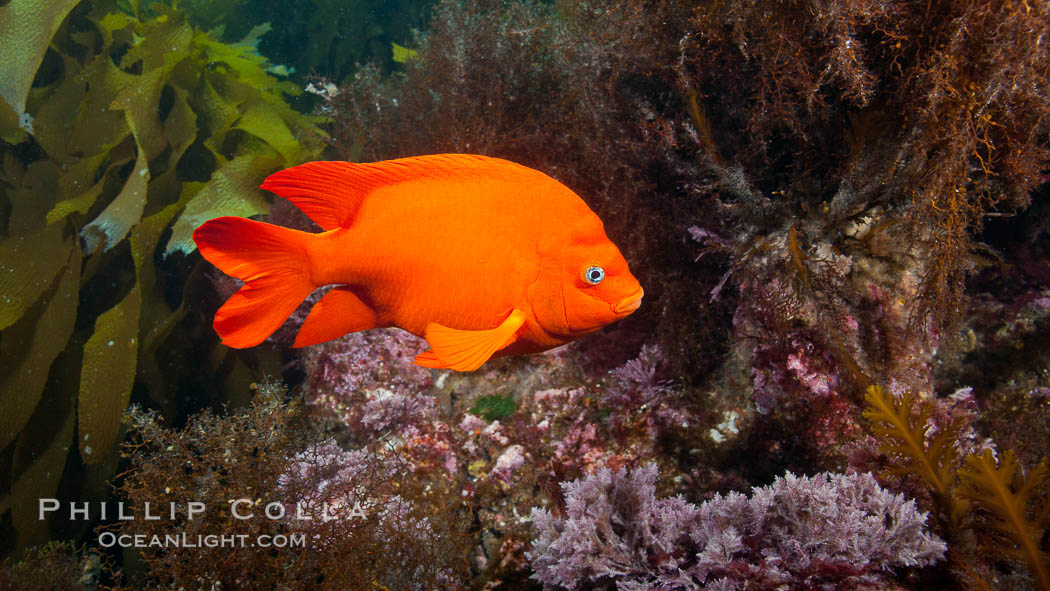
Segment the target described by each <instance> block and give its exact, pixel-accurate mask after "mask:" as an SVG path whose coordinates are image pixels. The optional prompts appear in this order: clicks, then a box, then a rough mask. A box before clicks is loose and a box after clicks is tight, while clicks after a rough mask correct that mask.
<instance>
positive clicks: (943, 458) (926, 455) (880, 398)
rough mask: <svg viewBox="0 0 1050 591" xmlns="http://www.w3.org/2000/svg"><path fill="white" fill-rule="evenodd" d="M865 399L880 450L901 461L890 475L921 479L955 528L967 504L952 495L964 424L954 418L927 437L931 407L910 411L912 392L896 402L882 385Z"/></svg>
mask: <svg viewBox="0 0 1050 591" xmlns="http://www.w3.org/2000/svg"><path fill="white" fill-rule="evenodd" d="M864 400H865V401H866V402H867V403H868V408H867V409H865V410H864V418H865V419H867V420H868V421H869V422H870V423H871V430H872V432H873V433H874V434H875V435H876V436H878V437H879V439H880V444H879V451H880V452H882V453H884V454H886V455H888V456H891V457H894V458H898V459H899V460H900V461H901V462H900V464H899V465H897V466H895V467H892V468H890V472H891V473H892V474H895V475H898V476H906V475H909V474H914V475H916V476H918V477H920V478H921V479H922V480H923V481H924V482H925V483H926V485H927V486H929V487H930V489H931V490H932V492H933V494H934V497H935V499H936V501H937V503H938V504H939V505H940V506H941V509H942V510H944V512H945V514H946V515H947V516H948V521H949V526H950V527H951V529H953V530H954V529H956V528H957V527H958V525H959V523H960V521H961V519H962V516H963V515H964V514H965V513H966V511H967V509H968V507H967V501H965V500H964V499H960V498H958V497H956V496H955V495H953V494H952V492H953V489H954V488H955V467H956V462H957V457H956V454H954V453H952V452H953V450H954V449H955V442H956V441H957V440H958V439H959V436H960V435H961V433H962V431H963V430H964V429H965V425H964V424H963V423H962V421H961V420H959V419H955V420H953V421H951V422H950V423H949V424H948V425H947V426H946V428H942V429H938V430H937V431H936V432H935V433H933V434H932V435H929V436H927V431H928V429H927V425H928V423H929V419H930V415H931V414H932V413H933V405H932V404H930V403H929V402H928V401H926V402H921V401H920V402H919V403H918V409H917V410H918V413H917V414H916V413H914V412H913V409H915V408H916V395H915V394H914V393H912V392H905V393H904V394H902V395H901V396H900V398H899V399H898V398H897V397H895V396H893V395H892V394H889V393H887V392H886V391H885V390H884V389H883V388H882V386H870V387H869V388H868V391H867V393H866V394H865V395H864Z"/></svg>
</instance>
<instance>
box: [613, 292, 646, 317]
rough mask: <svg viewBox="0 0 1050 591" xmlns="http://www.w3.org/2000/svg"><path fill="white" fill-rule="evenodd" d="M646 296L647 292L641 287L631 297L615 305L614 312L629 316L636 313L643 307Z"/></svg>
mask: <svg viewBox="0 0 1050 591" xmlns="http://www.w3.org/2000/svg"><path fill="white" fill-rule="evenodd" d="M644 295H645V290H643V289H642V288H641V287H639V288H638V290H637V291H635V292H634V293H632V294H631V295H629V296H627V297H625V298H623V299H622V300H620V301H618V302H616V303H615V304H613V307H612V309H613V312H614V313H616V314H623V315H627V314H630V313H631V312H634V311H635V310H637V309H638V308H639V307H640V306H641V305H642V296H644Z"/></svg>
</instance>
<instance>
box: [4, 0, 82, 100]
mask: <svg viewBox="0 0 1050 591" xmlns="http://www.w3.org/2000/svg"><path fill="white" fill-rule="evenodd" d="M78 2H80V0H11V1H10V2H9V3H8V4H7V5H6V6H3V7H0V48H3V51H0V96H2V97H3V98H4V100H5V101H7V104H8V105H10V106H11V108H12V109H14V111H15V114H16V115H18V116H19V117H21V116H22V114H23V113H24V112H25V104H26V96H27V95H28V94H29V89H30V87H32V85H33V78H34V77H35V76H36V71H37V68H39V67H40V62H41V61H43V59H44V52H46V51H47V47H48V45H50V44H51V38H52V37H54V36H55V31H57V30H58V27H59V26H60V25H61V24H62V21H63V20H64V19H65V18H66V15H67V14H69V11H70V10H72V9H73V7H74V6H76V5H77V3H78Z"/></svg>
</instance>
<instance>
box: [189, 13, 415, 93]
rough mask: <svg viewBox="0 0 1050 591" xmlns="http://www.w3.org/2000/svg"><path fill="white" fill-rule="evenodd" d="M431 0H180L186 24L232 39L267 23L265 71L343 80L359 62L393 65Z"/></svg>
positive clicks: (263, 47)
mask: <svg viewBox="0 0 1050 591" xmlns="http://www.w3.org/2000/svg"><path fill="white" fill-rule="evenodd" d="M432 4H433V2H432V0H423V1H420V0H395V1H391V0H351V1H346V0H292V1H288V0H226V1H222V2H215V1H214V0H186V1H185V2H183V3H182V5H183V7H184V9H185V11H186V13H187V15H188V16H189V19H190V23H192V24H193V25H194V26H196V27H198V28H200V29H202V30H206V31H214V32H216V34H218V36H219V38H220V39H221V40H223V41H226V42H234V41H237V40H239V39H241V38H242V37H244V35H246V34H247V33H248V31H249V30H251V29H252V28H253V27H254V26H257V25H261V24H263V23H264V22H267V23H270V27H269V30H268V31H267V32H266V33H265V34H263V35H261V36H260V38H259V42H258V49H259V52H260V53H262V54H263V55H265V56H266V57H267V58H268V59H269V61H270V62H271V63H273V64H274V66H272V67H271V70H270V71H271V72H274V73H277V74H279V75H282V76H291V77H293V78H295V79H298V80H302V79H303V78H304V77H307V76H323V77H326V78H330V79H333V80H343V79H345V78H346V77H347V76H348V75H349V74H350V73H351V72H352V71H353V70H354V69H356V67H357V66H358V65H359V64H363V63H369V62H370V63H375V64H377V65H379V66H380V67H382V68H383V69H385V70H390V69H392V68H394V67H395V66H396V62H397V61H398V57H397V56H396V55H395V52H396V51H397V49H396V48H397V47H403V46H406V45H412V44H413V43H414V34H415V31H416V30H417V29H420V28H422V27H424V26H425V25H426V21H427V16H428V13H429V8H430V6H431V5H432Z"/></svg>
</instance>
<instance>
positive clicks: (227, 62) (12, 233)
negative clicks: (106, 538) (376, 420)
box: [0, 0, 322, 546]
mask: <svg viewBox="0 0 1050 591" xmlns="http://www.w3.org/2000/svg"><path fill="white" fill-rule="evenodd" d="M30 4H32V5H33V6H32V7H31V8H32V9H31V10H30V11H29V12H32V13H34V14H36V13H39V14H38V15H37V16H39V17H40V18H44V17H46V19H56V18H57V19H58V20H57V21H54V22H53V23H51V22H50V21H49V22H48V23H37V24H36V25H34V24H30V23H27V22H26V21H25V20H20V19H19V18H6V19H5V18H4V15H10V14H13V12H12V11H22V12H25V10H26V6H27V5H30ZM70 5H71V3H69V2H67V1H59V0H49V1H47V2H36V3H32V2H30V3H27V2H12V3H9V4H7V3H5V6H3V7H2V8H0V39H3V40H5V41H6V42H5V43H4V46H5V48H6V49H5V57H6V58H8V59H6V60H0V62H2V63H0V69H3V71H4V72H5V73H8V74H11V76H10V78H11V81H12V82H14V84H11V85H7V84H4V83H3V82H0V102H2V103H3V107H2V108H0V137H2V138H3V139H4V141H3V142H0V293H2V294H3V296H2V298H0V331H2V334H0V356H2V357H3V359H4V362H3V364H2V365H3V367H0V408H2V411H3V412H0V451H3V452H5V453H7V454H9V455H8V456H6V457H11V456H12V455H13V456H14V457H16V458H17V461H14V462H7V463H4V469H5V470H8V471H9V473H8V474H6V475H5V477H4V478H3V479H0V480H2V481H3V482H7V483H10V485H9V486H10V491H8V490H0V496H2V497H4V498H5V499H7V498H9V499H10V500H11V502H10V504H9V505H8V504H6V503H5V505H4V507H3V510H4V512H5V513H7V512H10V515H11V519H10V520H8V521H7V522H6V523H7V525H4V526H0V527H2V528H3V530H4V537H5V538H7V534H10V538H7V539H15V534H17V542H16V545H19V546H25V545H27V544H31V543H33V542H34V541H36V540H40V539H42V538H43V537H44V532H45V530H46V529H47V526H48V523H47V521H46V520H39V519H37V518H36V513H35V508H34V505H35V504H34V503H32V502H23V501H26V495H28V494H37V493H39V494H40V495H46V494H49V493H47V491H48V490H54V489H55V487H57V486H58V484H59V482H60V481H61V478H60V475H61V474H62V473H63V467H64V466H66V463H67V462H66V460H67V456H68V452H69V451H70V447H71V446H70V445H69V444H70V442H71V441H73V440H74V437H75V440H76V442H77V444H76V446H75V447H76V449H77V452H78V455H79V461H80V462H82V463H85V464H100V463H104V460H106V459H107V458H109V459H112V451H113V449H114V447H115V443H116V442H117V441H119V439H120V437H121V435H122V428H121V423H120V416H121V414H122V413H123V411H124V409H125V408H126V407H127V404H128V401H129V400H130V398H131V393H132V390H133V388H135V387H136V384H139V386H138V387H140V388H142V390H141V391H142V393H143V394H146V395H149V396H150V397H152V398H153V399H154V400H156V401H158V403H159V404H161V405H162V406H163V407H165V410H166V411H168V413H169V414H174V413H175V412H176V410H175V407H176V406H177V403H176V402H174V397H170V393H171V392H173V391H174V390H176V389H179V388H182V387H185V382H186V381H187V380H191V381H192V380H195V379H197V378H196V377H191V376H193V374H194V373H195V372H190V371H185V372H183V373H182V374H181V375H179V376H177V377H176V378H175V379H174V380H170V378H171V377H172V376H171V375H170V374H172V373H177V372H179V369H178V368H180V367H185V366H186V365H190V364H191V362H190V361H189V360H188V358H187V357H188V356H192V355H200V356H201V357H202V358H203V360H207V361H203V360H200V359H199V360H198V361H202V362H203V364H204V365H206V366H208V370H207V371H208V372H214V374H229V373H232V372H234V370H236V372H239V373H240V374H241V376H242V377H239V378H238V379H240V380H241V381H242V383H246V381H247V380H250V379H251V378H252V377H253V376H250V375H248V376H247V377H246V378H245V377H243V375H244V374H249V373H250V371H249V370H248V369H247V367H245V364H244V362H243V361H238V360H236V359H234V358H229V359H228V360H223V359H221V358H218V356H216V357H214V358H212V359H208V354H209V352H210V351H208V349H209V348H208V347H201V348H200V352H199V353H189V354H187V353H185V352H182V351H180V353H178V354H175V355H171V354H169V352H166V351H164V345H165V339H167V338H169V337H172V338H176V340H180V339H181V340H185V339H186V338H187V332H188V331H191V330H192V328H190V327H187V326H181V328H180V323H181V322H182V320H183V318H184V317H185V315H186V314H187V312H188V310H189V309H190V308H192V306H191V307H187V306H179V305H178V302H179V300H180V299H183V298H184V297H185V294H186V291H187V284H186V282H188V281H191V280H192V279H193V277H194V274H193V273H192V272H190V271H188V270H180V271H178V272H177V273H175V274H173V275H174V278H173V277H172V276H170V275H167V274H165V273H161V272H158V267H163V266H164V265H165V261H164V260H163V257H162V254H165V253H166V254H170V253H172V252H175V251H180V252H191V251H192V242H191V241H190V239H189V237H190V233H191V231H192V229H193V227H195V226H196V225H197V224H199V223H200V222H201V221H203V220H204V219H207V218H210V217H215V216H218V215H227V214H234V215H253V214H258V213H263V212H265V211H266V210H267V208H268V204H267V202H266V198H265V197H264V195H263V193H262V192H261V191H260V190H259V189H258V185H259V183H260V181H261V179H262V178H264V177H265V175H266V174H268V173H269V172H271V171H273V170H274V169H276V168H278V167H280V166H282V165H291V164H298V163H299V162H301V161H303V160H306V159H309V158H310V157H312V156H313V155H315V154H317V153H318V152H319V151H320V149H321V147H322V134H321V132H320V131H319V130H318V129H317V128H316V127H315V123H316V122H317V121H318V120H317V119H316V118H311V117H307V116H304V115H302V114H299V113H297V112H295V111H293V110H292V109H291V108H290V107H289V106H288V105H287V103H286V101H285V97H286V95H295V94H300V93H301V92H302V91H301V90H300V89H299V88H297V87H296V86H295V85H293V84H291V83H289V82H287V81H280V80H278V79H277V78H275V77H273V76H271V75H270V74H269V73H267V67H268V64H267V63H266V60H265V58H263V57H262V56H261V55H259V54H258V52H257V50H256V49H255V48H254V47H253V46H252V44H251V40H253V39H254V38H255V37H257V34H258V31H256V32H253V33H250V34H249V35H248V36H247V37H246V40H245V41H243V42H235V43H230V44H226V43H221V42H219V41H218V40H217V39H216V38H215V37H214V36H213V35H212V34H210V33H205V32H203V31H200V30H197V29H195V28H194V27H193V26H191V25H190V24H189V23H188V22H187V19H186V16H185V14H184V12H183V11H182V10H181V9H179V7H178V5H177V4H176V3H166V2H152V3H149V5H148V7H147V6H145V5H140V4H139V3H130V4H129V3H126V2H118V1H116V0H102V1H99V2H92V3H80V4H79V5H78V6H76V7H74V8H72V10H70V8H69V7H70ZM66 13H68V16H65V20H62V18H63V15H66ZM46 19H45V20H46ZM49 23H50V24H49ZM52 25H53V26H52ZM40 35H45V36H46V39H45V38H42V37H40ZM45 50H46V52H47V53H46V55H44V53H43V52H44V51H45ZM38 54H39V55H38ZM41 56H43V59H41ZM14 70H18V71H17V72H15V71H14ZM34 75H35V76H36V78H35V80H34V78H33V76H34ZM26 76H28V78H26ZM7 78H8V77H4V80H5V81H6V80H7ZM29 82H33V84H32V86H29V84H28V83H29ZM23 103H24V104H23ZM12 125H14V126H12ZM82 243H83V247H82ZM180 260H181V259H180ZM188 287H189V288H192V285H189V286H188ZM190 301H193V298H190ZM196 313H203V311H200V310H197V311H196ZM158 355H163V356H165V359H164V362H163V363H161V362H160V361H159V359H158ZM169 362H174V364H172V363H169ZM166 372H167V373H168V374H169V375H165V373H166ZM214 374H213V375H214ZM214 381H221V378H220V380H214ZM176 382H182V384H183V385H182V386H179V385H178V384H177V383H176ZM202 387H203V386H202ZM206 387H213V386H206ZM191 388H192V389H199V388H198V387H197V386H192V387H191ZM45 452H46V453H45ZM43 475H48V478H46V479H43ZM42 479H43V480H42ZM41 487H43V488H41ZM8 493H10V495H8ZM12 527H13V528H14V529H13V531H12V530H11V528H12Z"/></svg>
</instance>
